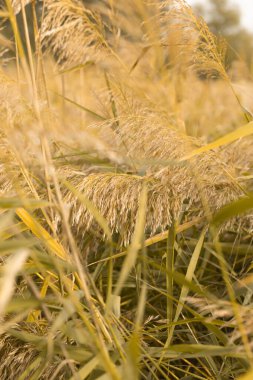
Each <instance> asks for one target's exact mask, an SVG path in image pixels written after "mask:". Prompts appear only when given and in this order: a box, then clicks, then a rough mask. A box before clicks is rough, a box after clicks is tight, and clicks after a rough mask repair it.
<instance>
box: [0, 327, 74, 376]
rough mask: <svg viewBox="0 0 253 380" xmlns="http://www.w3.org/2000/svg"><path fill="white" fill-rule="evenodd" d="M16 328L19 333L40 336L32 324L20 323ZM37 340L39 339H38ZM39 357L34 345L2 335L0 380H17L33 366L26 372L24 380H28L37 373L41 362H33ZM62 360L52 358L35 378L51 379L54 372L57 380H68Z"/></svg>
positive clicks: (65, 366) (67, 372) (0, 340)
mask: <svg viewBox="0 0 253 380" xmlns="http://www.w3.org/2000/svg"><path fill="white" fill-rule="evenodd" d="M18 328H19V329H20V330H21V331H26V332H28V333H33V334H36V335H41V332H40V331H39V328H38V327H37V326H36V325H35V324H32V323H21V324H20V325H19V326H18ZM38 339H39V338H38ZM38 355H39V351H37V349H36V347H35V345H33V344H30V343H25V342H23V341H22V340H19V339H17V338H14V337H12V336H11V335H8V334H2V335H1V336H0V357H1V361H0V378H1V380H11V379H13V380H14V379H17V378H19V376H21V375H22V374H23V373H24V372H25V370H27V369H28V368H29V365H32V364H33V363H34V365H33V366H32V367H31V369H30V371H28V373H27V376H26V377H25V378H24V380H28V379H30V378H31V376H32V375H35V372H36V371H38V369H39V366H40V363H41V360H40V361H39V362H37V363H36V362H34V361H35V360H36V358H37V357H38ZM62 361H63V358H61V357H58V358H57V357H54V362H53V363H52V362H49V363H48V364H47V366H46V368H44V369H43V373H41V371H39V374H38V373H37V375H38V376H39V377H37V376H36V378H39V379H41V380H47V379H51V378H52V376H53V375H54V373H55V372H56V370H58V368H59V371H58V373H57V379H59V380H64V379H67V378H70V376H71V373H70V371H69V367H68V366H67V364H65V365H64V366H62V365H61V363H62Z"/></svg>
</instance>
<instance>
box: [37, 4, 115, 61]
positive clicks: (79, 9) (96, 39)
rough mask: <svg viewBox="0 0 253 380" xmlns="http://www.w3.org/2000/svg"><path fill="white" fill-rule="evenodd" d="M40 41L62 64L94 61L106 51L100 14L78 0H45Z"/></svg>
mask: <svg viewBox="0 0 253 380" xmlns="http://www.w3.org/2000/svg"><path fill="white" fill-rule="evenodd" d="M44 4H45V7H46V15H45V18H44V20H43V23H42V28H41V37H42V43H43V45H44V46H45V47H47V48H48V49H49V50H50V51H52V52H53V54H54V55H55V57H56V59H57V62H58V63H59V64H61V65H62V66H64V67H66V66H71V65H77V64H85V63H86V62H89V61H97V59H98V58H99V57H100V58H101V57H104V56H105V53H106V52H107V53H108V49H107V47H108V46H107V42H106V40H105V36H104V34H105V32H104V25H103V23H102V21H101V19H100V17H99V16H98V15H97V14H95V13H93V12H92V11H90V10H89V9H87V8H86V7H85V6H84V5H83V4H82V2H81V1H78V0H53V1H52V0H45V2H44Z"/></svg>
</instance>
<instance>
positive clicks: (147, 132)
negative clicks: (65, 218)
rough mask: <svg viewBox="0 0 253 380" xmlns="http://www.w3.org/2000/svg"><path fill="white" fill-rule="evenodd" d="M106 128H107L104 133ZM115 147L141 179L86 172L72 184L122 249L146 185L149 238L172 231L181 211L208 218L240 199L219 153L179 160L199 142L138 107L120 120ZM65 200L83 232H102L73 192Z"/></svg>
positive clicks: (233, 181)
mask: <svg viewBox="0 0 253 380" xmlns="http://www.w3.org/2000/svg"><path fill="white" fill-rule="evenodd" d="M107 127H108V125H107V126H105V125H104V126H103V128H104V129H105V131H103V133H104V135H106V131H108V129H107ZM153 136H155V138H153ZM110 138H111V139H112V136H111V135H110ZM122 141H124V144H121V143H122ZM111 143H112V144H114V146H117V144H118V149H122V148H123V147H125V148H126V151H127V153H126V154H127V156H128V157H129V159H130V161H131V160H132V161H133V162H134V163H135V164H136V165H137V169H138V170H139V171H141V170H143V171H144V172H143V176H135V175H125V174H114V173H92V174H86V175H85V173H84V175H83V176H82V175H79V176H77V175H75V176H73V177H72V178H71V177H70V178H69V180H70V181H71V182H72V183H73V185H74V186H75V188H76V190H77V192H78V193H80V194H84V195H85V196H86V197H87V198H88V199H89V200H90V201H92V202H93V203H94V205H95V206H96V207H97V209H98V210H99V212H100V213H101V215H103V217H104V218H106V220H107V221H108V223H109V226H110V228H111V230H112V232H113V233H117V234H119V236H120V241H121V243H123V244H124V245H125V244H128V243H129V241H130V240H131V236H132V233H133V229H134V222H135V220H136V216H137V211H138V200H139V196H140V193H141V189H142V186H143V184H144V182H147V183H148V202H147V218H146V233H147V234H148V235H152V234H154V233H155V232H157V231H159V230H165V229H166V228H168V227H169V226H170V225H171V221H172V219H173V218H174V219H177V218H178V217H179V215H180V213H184V212H186V213H188V214H191V215H203V214H205V212H206V213H207V214H209V213H210V212H211V213H212V212H215V211H216V210H218V209H220V208H221V207H222V206H224V205H226V204H227V203H229V202H231V201H233V200H235V199H238V197H240V196H241V195H242V191H241V189H240V187H239V186H238V185H237V183H236V181H235V180H234V179H233V176H232V172H233V171H232V168H231V167H230V166H229V164H223V163H222V162H221V161H220V160H219V158H218V155H217V154H216V153H214V152H207V153H205V154H203V155H201V156H200V157H198V158H196V159H194V158H193V159H191V160H190V161H185V162H180V160H182V158H183V157H184V156H185V155H187V153H189V152H191V151H192V150H193V149H194V148H196V147H198V146H200V141H199V140H198V139H195V138H191V137H188V136H186V135H184V134H183V133H180V132H178V131H177V130H176V129H173V128H172V127H170V126H167V125H166V124H165V123H164V124H163V122H161V117H160V118H158V117H157V116H156V115H155V114H154V113H146V111H145V112H144V113H143V114H141V110H140V109H139V115H132V117H131V116H128V117H126V118H122V122H121V124H120V127H119V130H118V133H116V136H115V140H114V141H111ZM65 201H66V202H67V203H69V204H70V205H71V213H70V219H71V224H72V225H73V226H74V228H75V229H76V230H78V232H79V233H81V234H83V233H85V231H89V230H93V231H96V232H97V231H98V225H97V224H96V221H95V218H94V216H93V215H92V214H91V213H90V212H89V211H88V209H87V208H86V207H85V205H84V203H81V202H80V201H79V200H77V198H76V197H75V196H74V195H73V194H72V193H70V192H68V193H67V194H66V196H65ZM203 206H204V207H203Z"/></svg>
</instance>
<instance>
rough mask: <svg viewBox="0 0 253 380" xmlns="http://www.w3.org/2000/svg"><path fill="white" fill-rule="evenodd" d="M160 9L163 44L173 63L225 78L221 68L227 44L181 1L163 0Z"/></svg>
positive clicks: (200, 72) (223, 70) (222, 67)
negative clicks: (172, 53) (166, 47)
mask: <svg viewBox="0 0 253 380" xmlns="http://www.w3.org/2000/svg"><path fill="white" fill-rule="evenodd" d="M159 8H160V10H161V13H160V16H159V17H160V22H161V25H162V43H163V44H164V45H165V46H168V54H169V55H171V52H173V51H174V55H173V57H172V61H173V59H174V60H175V62H174V63H175V64H179V65H180V66H184V67H185V66H187V65H188V66H190V67H191V68H192V69H193V70H194V71H196V72H197V73H199V74H202V75H206V76H210V77H217V76H218V77H221V78H223V79H227V73H226V70H225V68H224V62H225V55H226V44H225V41H224V39H221V38H217V37H216V36H215V35H213V34H212V33H211V32H210V30H209V28H208V26H207V24H206V22H205V21H204V20H203V18H201V17H197V16H196V15H195V14H194V12H193V10H192V8H191V7H190V6H189V5H188V4H187V3H186V2H185V1H184V0H176V1H171V0H163V1H161V2H160V5H159Z"/></svg>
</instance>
